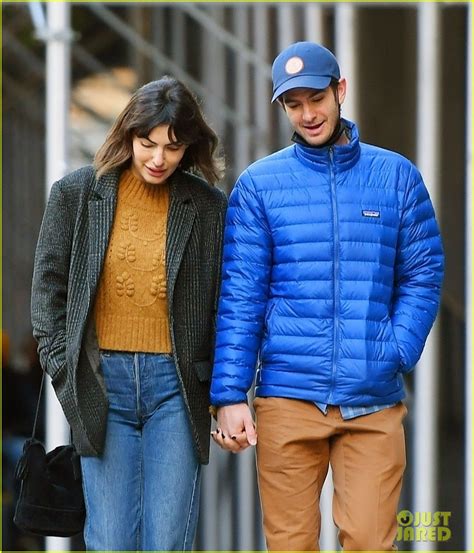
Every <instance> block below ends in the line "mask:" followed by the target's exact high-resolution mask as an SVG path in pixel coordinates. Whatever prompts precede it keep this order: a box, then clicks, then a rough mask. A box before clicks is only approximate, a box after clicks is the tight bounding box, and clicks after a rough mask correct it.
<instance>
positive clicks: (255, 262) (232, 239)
mask: <svg viewBox="0 0 474 553" xmlns="http://www.w3.org/2000/svg"><path fill="white" fill-rule="evenodd" d="M271 258H272V238H271V234H270V231H269V228H268V224H267V219H266V215H265V212H264V209H263V208H262V206H261V201H260V199H259V198H258V196H257V194H256V191H255V188H254V185H253V182H252V180H251V178H250V175H249V174H248V173H247V172H245V173H243V174H242V175H241V177H240V178H239V180H238V181H237V183H236V185H235V187H234V190H233V191H232V194H231V196H230V199H229V207H228V210H227V216H226V224H225V231H224V251H223V267H222V284H221V293H220V299H219V306H218V315H217V336H216V351H215V356H214V370H213V378H212V383H211V403H212V404H213V405H228V404H233V403H240V402H243V401H246V399H247V391H248V390H249V388H250V386H251V385H252V381H253V378H254V374H255V367H256V363H257V355H258V351H259V348H260V342H261V338H262V331H263V321H264V316H265V310H266V305H267V298H268V288H269V281H270V271H271Z"/></svg>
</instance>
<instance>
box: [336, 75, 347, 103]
mask: <svg viewBox="0 0 474 553" xmlns="http://www.w3.org/2000/svg"><path fill="white" fill-rule="evenodd" d="M346 90H347V81H346V79H344V78H341V79H339V82H338V83H337V97H338V99H339V104H340V105H342V104H343V103H344V100H345V98H346Z"/></svg>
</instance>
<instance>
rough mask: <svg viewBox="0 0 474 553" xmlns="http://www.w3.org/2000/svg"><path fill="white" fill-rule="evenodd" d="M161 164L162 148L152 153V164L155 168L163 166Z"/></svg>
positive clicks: (162, 157) (162, 160)
mask: <svg viewBox="0 0 474 553" xmlns="http://www.w3.org/2000/svg"><path fill="white" fill-rule="evenodd" d="M163 162H164V155H163V149H162V148H157V149H156V150H155V151H154V152H153V164H154V165H155V166H156V167H160V165H163Z"/></svg>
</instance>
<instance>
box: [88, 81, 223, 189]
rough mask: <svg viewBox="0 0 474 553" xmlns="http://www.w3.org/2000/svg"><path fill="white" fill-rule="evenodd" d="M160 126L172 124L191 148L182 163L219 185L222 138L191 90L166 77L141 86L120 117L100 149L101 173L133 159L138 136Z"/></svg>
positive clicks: (97, 166)
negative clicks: (220, 139) (133, 143)
mask: <svg viewBox="0 0 474 553" xmlns="http://www.w3.org/2000/svg"><path fill="white" fill-rule="evenodd" d="M158 125H169V127H170V128H169V135H170V139H172V135H173V134H174V137H175V139H176V140H177V141H178V142H181V143H182V144H186V145H187V148H186V151H185V154H184V156H183V159H182V160H181V162H180V164H179V166H180V168H181V169H183V170H190V171H192V172H198V173H201V175H202V176H203V177H204V178H205V179H206V180H207V181H208V182H209V183H210V184H215V183H216V182H217V181H218V180H219V179H220V178H221V177H222V174H223V167H224V164H223V160H222V159H221V158H220V157H218V155H217V153H216V150H217V145H218V139H217V136H216V134H215V132H214V131H213V130H212V129H211V128H210V127H209V125H208V124H207V123H206V121H205V120H204V117H203V114H202V112H201V109H200V107H199V105H198V103H197V100H196V98H195V97H194V95H193V94H192V93H191V91H190V90H189V89H188V88H187V87H186V86H185V85H184V84H183V83H182V82H181V81H179V80H178V79H175V78H174V77H169V76H164V77H162V78H161V79H159V80H157V81H152V82H150V83H148V84H146V85H144V86H142V87H141V88H139V89H138V90H137V91H136V92H135V94H134V95H133V96H132V98H131V99H130V101H129V102H128V104H127V106H126V107H125V108H124V110H123V111H122V113H121V114H120V115H119V116H118V117H117V119H116V120H115V123H114V124H113V126H112V128H111V129H110V131H109V133H108V135H107V137H106V139H105V142H104V143H103V144H102V146H101V147H100V148H99V149H98V150H97V153H96V155H95V158H94V167H95V169H96V171H97V175H98V176H100V175H103V174H104V173H108V172H109V171H111V170H112V169H115V168H121V167H125V166H126V165H127V164H128V163H129V162H130V160H131V159H132V155H133V149H132V141H133V138H134V137H135V136H138V137H139V138H147V137H148V135H149V134H150V132H151V131H152V130H153V129H154V128H155V127H157V126H158Z"/></svg>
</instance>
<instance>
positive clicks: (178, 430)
mask: <svg viewBox="0 0 474 553" xmlns="http://www.w3.org/2000/svg"><path fill="white" fill-rule="evenodd" d="M101 368H102V371H103V374H104V378H105V383H106V386H107V392H108V398H109V404H110V405H109V415H108V421H107V435H106V443H105V449H104V452H103V454H102V455H101V457H82V459H81V463H82V475H83V487H84V496H85V502H86V512H87V517H86V524H85V530H84V541H85V544H86V547H87V549H88V550H92V551H100V550H103V551H117V550H126V551H149V550H155V551H156V550H162V551H183V550H189V549H191V547H192V543H193V539H194V534H195V531H196V525H197V516H198V505H199V492H200V473H201V471H200V464H199V461H198V458H197V455H196V452H195V449H194V440H193V435H192V431H191V427H190V423H189V420H188V416H187V413H186V408H185V405H184V401H183V396H182V394H181V391H180V387H179V383H178V376H177V373H176V368H175V365H174V362H173V359H172V357H171V356H170V355H166V354H150V353H124V352H109V351H102V352H101Z"/></svg>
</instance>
